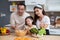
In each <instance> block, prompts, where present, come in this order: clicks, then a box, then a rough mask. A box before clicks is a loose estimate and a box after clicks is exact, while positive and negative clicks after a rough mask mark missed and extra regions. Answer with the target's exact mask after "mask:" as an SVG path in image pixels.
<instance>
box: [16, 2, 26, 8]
mask: <svg viewBox="0 0 60 40" xmlns="http://www.w3.org/2000/svg"><path fill="white" fill-rule="evenodd" d="M19 5H23V6H24V7H25V8H26V5H25V4H24V3H18V4H17V7H18V6H19Z"/></svg>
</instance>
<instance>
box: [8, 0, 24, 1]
mask: <svg viewBox="0 0 60 40" xmlns="http://www.w3.org/2000/svg"><path fill="white" fill-rule="evenodd" d="M8 1H24V0H8Z"/></svg>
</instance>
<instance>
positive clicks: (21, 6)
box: [18, 5, 25, 16]
mask: <svg viewBox="0 0 60 40" xmlns="http://www.w3.org/2000/svg"><path fill="white" fill-rule="evenodd" d="M24 11H25V7H24V5H19V6H18V14H19V15H20V16H22V15H23V13H24Z"/></svg>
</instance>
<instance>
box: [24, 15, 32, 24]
mask: <svg viewBox="0 0 60 40" xmlns="http://www.w3.org/2000/svg"><path fill="white" fill-rule="evenodd" d="M28 18H29V19H31V20H33V17H32V16H28V17H26V18H25V25H27V22H26V20H27V19H28ZM32 24H33V22H32Z"/></svg>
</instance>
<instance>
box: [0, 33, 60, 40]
mask: <svg viewBox="0 0 60 40" xmlns="http://www.w3.org/2000/svg"><path fill="white" fill-rule="evenodd" d="M16 37H17V36H15V35H12V34H11V35H5V36H0V40H14V38H16ZM32 38H33V37H32ZM42 38H43V40H60V36H54V35H44V36H43V37H42ZM39 40H41V39H39Z"/></svg>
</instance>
